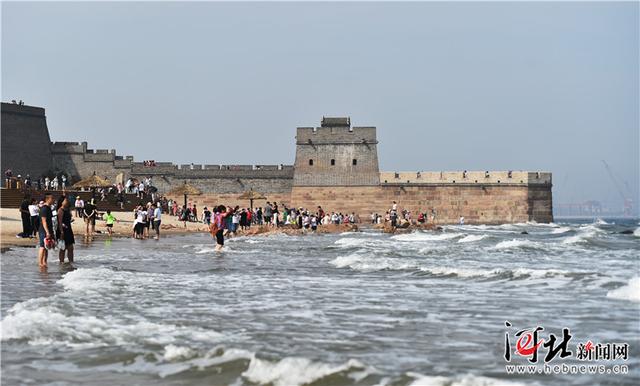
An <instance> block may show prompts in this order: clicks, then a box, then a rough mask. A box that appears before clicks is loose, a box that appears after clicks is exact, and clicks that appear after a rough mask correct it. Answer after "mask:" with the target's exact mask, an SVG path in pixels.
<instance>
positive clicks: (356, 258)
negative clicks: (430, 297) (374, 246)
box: [329, 253, 415, 272]
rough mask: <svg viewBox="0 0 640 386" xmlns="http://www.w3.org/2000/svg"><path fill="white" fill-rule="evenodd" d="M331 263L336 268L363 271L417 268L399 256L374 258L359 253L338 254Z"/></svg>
mask: <svg viewBox="0 0 640 386" xmlns="http://www.w3.org/2000/svg"><path fill="white" fill-rule="evenodd" d="M329 264H331V265H333V266H335V267H336V268H351V269H353V270H356V271H362V272H368V271H380V270H384V269H391V270H403V269H409V268H412V267H414V268H415V266H414V265H412V264H409V263H407V262H405V261H403V260H402V259H399V258H387V257H377V258H372V257H369V256H362V255H360V254H358V253H352V254H350V255H345V256H338V257H336V258H335V259H333V260H331V261H329Z"/></svg>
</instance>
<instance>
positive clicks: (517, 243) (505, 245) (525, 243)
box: [490, 239, 542, 250]
mask: <svg viewBox="0 0 640 386" xmlns="http://www.w3.org/2000/svg"><path fill="white" fill-rule="evenodd" d="M540 248H542V245H541V244H540V243H538V242H535V241H531V240H528V239H511V240H505V241H501V242H499V243H498V244H496V245H495V246H493V247H492V248H490V249H492V250H509V249H540Z"/></svg>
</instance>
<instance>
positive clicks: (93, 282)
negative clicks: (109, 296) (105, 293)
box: [57, 267, 114, 292]
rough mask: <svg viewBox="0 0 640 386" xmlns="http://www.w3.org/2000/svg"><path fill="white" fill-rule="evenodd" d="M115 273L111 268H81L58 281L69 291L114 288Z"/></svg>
mask: <svg viewBox="0 0 640 386" xmlns="http://www.w3.org/2000/svg"><path fill="white" fill-rule="evenodd" d="M113 273H114V271H112V270H111V269H108V268H104V267H99V268H79V269H76V270H75V271H71V272H68V273H67V274H65V275H64V276H63V277H62V279H60V280H58V281H57V283H58V284H60V285H62V286H63V287H64V289H65V290H68V291H84V292H87V291H98V290H108V289H112V288H113V282H112V279H113Z"/></svg>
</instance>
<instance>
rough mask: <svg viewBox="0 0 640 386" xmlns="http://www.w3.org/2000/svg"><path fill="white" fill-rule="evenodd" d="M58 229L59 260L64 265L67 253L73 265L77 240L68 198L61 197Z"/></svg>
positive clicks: (59, 200)
mask: <svg viewBox="0 0 640 386" xmlns="http://www.w3.org/2000/svg"><path fill="white" fill-rule="evenodd" d="M57 207H58V227H57V228H56V240H58V250H59V251H58V260H60V264H62V263H64V254H65V251H66V253H67V258H68V259H69V263H73V245H74V244H75V243H76V239H75V237H74V235H73V228H72V227H71V223H72V222H73V218H72V217H73V215H72V214H71V209H70V208H69V207H70V205H69V200H68V198H67V196H65V195H63V196H60V198H59V199H58V205H57Z"/></svg>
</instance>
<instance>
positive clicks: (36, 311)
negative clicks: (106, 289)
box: [0, 281, 223, 347]
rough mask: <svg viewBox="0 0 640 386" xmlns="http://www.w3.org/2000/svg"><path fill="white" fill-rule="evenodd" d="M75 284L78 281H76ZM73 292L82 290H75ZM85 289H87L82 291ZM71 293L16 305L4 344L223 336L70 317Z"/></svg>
mask: <svg viewBox="0 0 640 386" xmlns="http://www.w3.org/2000/svg"><path fill="white" fill-rule="evenodd" d="M74 283H75V281H74ZM71 288H73V289H71V290H70V291H75V290H76V289H77V288H78V287H75V286H71ZM81 288H84V287H81ZM69 296H74V295H69V294H67V293H65V294H61V295H54V296H53V297H51V298H47V299H45V298H37V299H31V300H28V301H25V302H22V303H16V304H15V305H14V306H13V307H11V308H10V309H9V310H8V311H7V313H6V316H5V318H4V319H3V320H2V321H1V322H0V327H1V331H2V337H1V339H2V340H10V339H26V340H27V341H28V342H29V343H30V344H32V345H62V346H68V347H100V346H109V345H122V346H126V345H131V344H134V343H135V342H144V343H150V344H165V345H166V344H172V343H175V342H180V341H183V340H193V341H209V342H215V341H218V340H220V338H221V337H222V336H223V335H222V334H220V333H218V332H216V331H213V330H209V329H201V328H192V327H186V326H176V325H173V324H160V323H153V322H149V321H147V320H139V321H131V320H122V319H118V318H114V317H107V318H98V317H95V316H93V315H68V314H66V312H65V311H64V310H65V309H66V307H65V305H64V303H65V301H66V300H67V299H66V298H67V297H69Z"/></svg>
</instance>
